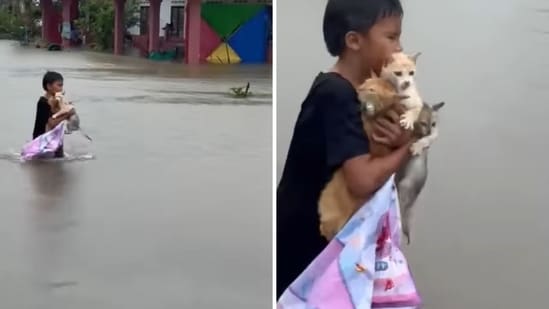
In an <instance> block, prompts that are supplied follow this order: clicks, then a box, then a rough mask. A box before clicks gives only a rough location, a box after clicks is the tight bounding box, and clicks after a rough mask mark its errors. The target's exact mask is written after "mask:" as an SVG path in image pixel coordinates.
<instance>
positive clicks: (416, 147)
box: [410, 142, 425, 156]
mask: <svg viewBox="0 0 549 309" xmlns="http://www.w3.org/2000/svg"><path fill="white" fill-rule="evenodd" d="M423 149H425V147H424V145H423V144H422V143H417V142H416V143H413V144H412V146H410V152H411V153H412V155H414V156H419V155H420V154H421V153H422V152H423Z"/></svg>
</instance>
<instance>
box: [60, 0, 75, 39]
mask: <svg viewBox="0 0 549 309" xmlns="http://www.w3.org/2000/svg"><path fill="white" fill-rule="evenodd" d="M74 1H75V0H63V22H62V23H61V37H62V38H63V48H68V47H70V45H71V40H70V31H71V30H72V29H71V26H70V24H71V21H72V19H71V15H72V14H71V13H72V6H73V2H74Z"/></svg>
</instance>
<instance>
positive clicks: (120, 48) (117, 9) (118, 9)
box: [114, 0, 126, 55]
mask: <svg viewBox="0 0 549 309" xmlns="http://www.w3.org/2000/svg"><path fill="white" fill-rule="evenodd" d="M124 3H125V0H114V54H115V55H122V54H123V53H124V32H125V30H126V29H124Z"/></svg>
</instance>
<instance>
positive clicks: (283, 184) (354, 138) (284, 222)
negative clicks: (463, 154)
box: [277, 73, 369, 297]
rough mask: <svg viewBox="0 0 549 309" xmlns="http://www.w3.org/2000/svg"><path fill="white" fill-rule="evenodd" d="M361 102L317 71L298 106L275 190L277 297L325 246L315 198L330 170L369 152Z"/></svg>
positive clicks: (349, 88) (341, 82) (333, 77)
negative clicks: (287, 150) (281, 172)
mask: <svg viewBox="0 0 549 309" xmlns="http://www.w3.org/2000/svg"><path fill="white" fill-rule="evenodd" d="M359 106H360V103H359V101H358V98H357V93H356V90H355V89H354V87H353V85H352V84H351V83H350V82H349V81H348V80H346V79H344V78H343V77H342V76H340V75H339V74H337V73H320V74H319V75H318V76H317V77H316V79H315V81H314V82H313V85H312V87H311V90H310V92H309V94H308V96H307V98H306V99H305V101H304V102H303V104H302V106H301V111H300V113H299V116H298V119H297V122H296V125H295V128H294V134H293V137H292V141H291V143H290V148H289V152H288V156H287V158H286V164H285V166H284V171H283V174H282V178H281V180H280V183H279V185H278V188H277V295H278V296H277V297H279V296H280V294H282V292H284V290H285V289H286V288H287V287H288V285H290V284H291V283H292V281H293V280H295V279H296V278H297V276H299V274H300V273H301V272H303V271H304V270H305V268H306V267H307V266H308V265H309V263H310V262H312V260H313V259H314V258H315V257H316V256H317V255H318V254H319V253H320V252H321V251H322V250H323V249H324V247H325V246H326V245H327V242H326V241H325V239H324V238H323V237H322V236H321V235H320V230H319V219H318V199H319V197H320V193H321V191H322V189H323V188H324V186H325V185H326V183H327V182H328V181H329V180H330V179H331V177H332V176H333V173H334V172H335V170H337V169H338V168H339V167H341V165H342V164H343V163H344V162H345V161H347V160H349V159H351V158H353V157H356V156H359V155H363V154H366V153H368V150H369V149H368V138H367V136H366V133H364V129H363V126H362V119H361V117H360V109H359Z"/></svg>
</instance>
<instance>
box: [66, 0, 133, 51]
mask: <svg viewBox="0 0 549 309" xmlns="http://www.w3.org/2000/svg"><path fill="white" fill-rule="evenodd" d="M138 10H139V7H138V4H137V1H136V0H126V8H125V14H124V15H125V26H126V29H128V28H130V27H133V26H134V25H136V24H137V22H138V20H139V19H138V18H136V14H137V12H138ZM75 24H76V25H77V26H78V27H79V28H80V29H81V31H82V32H84V33H86V34H87V37H89V38H92V42H89V41H88V43H95V45H96V48H97V49H99V50H112V48H113V43H114V1H113V0H86V1H82V2H81V3H80V18H79V19H78V20H77V21H76V22H75Z"/></svg>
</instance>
